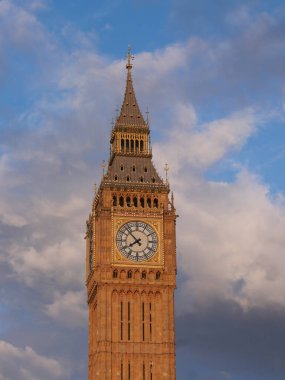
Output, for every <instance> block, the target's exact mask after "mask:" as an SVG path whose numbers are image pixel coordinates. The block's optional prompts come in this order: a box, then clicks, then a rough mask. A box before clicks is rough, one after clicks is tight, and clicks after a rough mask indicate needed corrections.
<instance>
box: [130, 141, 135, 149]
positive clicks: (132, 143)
mask: <svg viewBox="0 0 285 380" xmlns="http://www.w3.org/2000/svg"><path fill="white" fill-rule="evenodd" d="M134 149H135V144H134V140H131V152H133V151H134Z"/></svg>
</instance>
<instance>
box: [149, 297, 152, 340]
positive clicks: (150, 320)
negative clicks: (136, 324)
mask: <svg viewBox="0 0 285 380" xmlns="http://www.w3.org/2000/svg"><path fill="white" fill-rule="evenodd" d="M151 311H152V310H151V302H150V303H149V339H150V340H151V338H152V315H151Z"/></svg>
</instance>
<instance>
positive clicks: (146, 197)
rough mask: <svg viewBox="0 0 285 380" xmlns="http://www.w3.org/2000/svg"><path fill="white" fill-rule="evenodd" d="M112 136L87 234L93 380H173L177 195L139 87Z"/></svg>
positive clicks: (129, 87) (128, 95)
mask: <svg viewBox="0 0 285 380" xmlns="http://www.w3.org/2000/svg"><path fill="white" fill-rule="evenodd" d="M126 67H127V71H128V73H127V82H126V91H125V96H124V100H123V105H122V107H121V112H120V114H119V116H118V117H117V120H116V123H115V126H114V128H113V130H112V133H111V139H110V143H111V157H110V160H109V164H108V170H107V173H106V174H105V175H104V176H103V178H102V181H101V184H100V186H99V189H98V191H97V193H96V196H95V197H94V201H93V205H92V211H91V213H90V215H89V218H88V220H87V232H86V285H87V299H88V305H89V358H88V370H89V372H88V373H89V374H88V379H89V380H115V379H117V380H163V379H165V380H166V379H167V380H175V378H176V374H175V373H176V371H175V339H174V289H175V286H176V235H175V220H176V213H175V208H174V202H173V196H172V197H171V201H169V185H168V183H167V182H164V181H163V180H162V179H161V178H160V176H159V175H158V174H157V171H156V169H155V167H154V165H153V163H152V153H151V146H150V138H149V135H150V132H149V126H148V123H147V122H146V121H145V120H144V118H143V116H142V114H141V112H140V109H139V106H138V103H137V100H136V97H135V92H134V88H133V83H132V75H131V70H132V65H131V55H130V51H129V54H128V62H127V65H126Z"/></svg>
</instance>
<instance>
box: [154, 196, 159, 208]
mask: <svg viewBox="0 0 285 380" xmlns="http://www.w3.org/2000/svg"><path fill="white" fill-rule="evenodd" d="M153 207H155V208H158V199H157V198H154V200H153Z"/></svg>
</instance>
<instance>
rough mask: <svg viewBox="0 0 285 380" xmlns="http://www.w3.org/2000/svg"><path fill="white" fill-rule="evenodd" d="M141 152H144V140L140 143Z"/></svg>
mask: <svg viewBox="0 0 285 380" xmlns="http://www.w3.org/2000/svg"><path fill="white" fill-rule="evenodd" d="M140 151H141V152H142V151H143V141H142V140H141V141H140Z"/></svg>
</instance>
